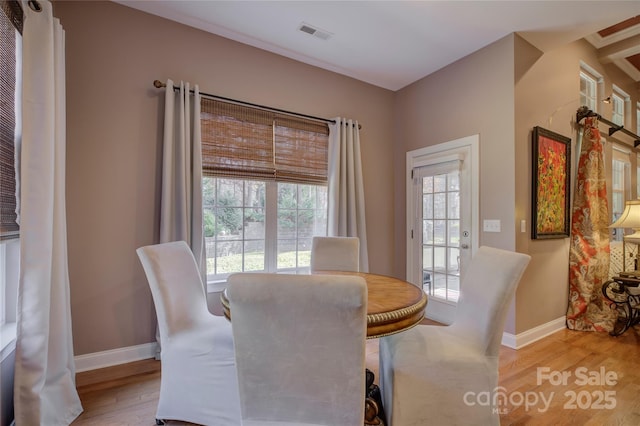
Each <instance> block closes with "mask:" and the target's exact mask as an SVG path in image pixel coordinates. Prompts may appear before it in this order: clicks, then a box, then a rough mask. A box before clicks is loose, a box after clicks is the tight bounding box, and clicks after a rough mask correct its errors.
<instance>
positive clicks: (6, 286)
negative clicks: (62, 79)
mask: <svg viewBox="0 0 640 426" xmlns="http://www.w3.org/2000/svg"><path fill="white" fill-rule="evenodd" d="M1 8H2V12H0V15H2V19H5V18H6V19H8V20H9V22H11V24H12V25H13V27H14V28H15V45H13V46H12V47H14V48H15V52H14V54H15V88H14V94H13V104H14V119H15V125H14V129H13V130H14V131H13V133H14V134H13V147H12V148H13V152H14V164H13V171H14V175H17V173H18V172H17V171H16V168H15V167H16V164H15V151H16V150H19V144H18V141H19V140H20V134H21V117H20V109H21V108H20V106H21V94H20V87H21V74H22V73H21V69H22V21H23V14H22V8H21V6H20V3H19V2H2V4H1ZM3 25H4V24H3ZM3 39H4V37H3ZM7 39H8V38H7ZM7 47H9V46H7ZM4 48H5V45H4V43H3V46H2V49H3V50H4ZM0 57H2V58H5V57H6V58H9V57H10V53H8V52H7V53H6V54H4V53H3V54H0ZM6 65H9V67H10V64H6ZM4 67H5V64H2V68H3V71H4ZM9 67H7V69H9ZM4 94H6V92H5V93H3V95H4ZM7 98H8V96H7ZM4 101H8V99H4ZM5 141H6V140H5ZM5 164H6V163H5ZM3 176H5V175H4V174H3ZM3 182H4V181H3ZM15 184H16V187H17V186H18V184H19V183H18V181H17V176H16V181H15ZM3 185H4V183H3ZM14 195H15V194H14ZM12 201H13V200H12ZM15 205H16V206H17V205H18V200H17V199H15ZM12 207H13V205H12ZM6 223H7V224H9V226H7V227H6V231H3V232H2V236H1V237H0V311H1V312H0V360H2V361H4V359H5V358H6V357H7V356H9V355H10V354H11V353H13V352H14V350H15V341H16V330H17V325H16V319H17V317H16V315H17V301H18V285H19V276H20V239H19V237H20V234H19V231H20V228H19V225H17V220H16V222H15V223H13V224H11V223H10V222H9V221H7V222H6ZM2 229H3V230H4V229H5V224H4V220H3V225H2Z"/></svg>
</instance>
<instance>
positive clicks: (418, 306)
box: [220, 271, 427, 339]
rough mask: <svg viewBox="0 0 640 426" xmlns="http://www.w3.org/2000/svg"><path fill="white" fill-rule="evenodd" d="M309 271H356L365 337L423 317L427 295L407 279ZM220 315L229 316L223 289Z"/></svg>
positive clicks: (407, 325)
mask: <svg viewBox="0 0 640 426" xmlns="http://www.w3.org/2000/svg"><path fill="white" fill-rule="evenodd" d="M313 274H330V275H356V276H359V277H362V278H364V280H365V281H366V283H367V293H368V297H367V339H374V338H378V337H383V336H388V335H390V334H395V333H399V332H401V331H404V330H407V329H409V328H411V327H413V326H415V325H417V324H418V323H419V322H420V321H421V320H422V319H423V318H424V311H425V309H426V307H427V295H426V294H425V292H424V291H422V289H421V288H420V287H418V286H416V285H414V284H411V283H410V282H407V281H404V280H401V279H399V278H394V277H389V276H386V275H378V274H371V273H368V272H345V271H314V272H313ZM220 300H221V302H222V309H223V312H224V316H225V317H227V318H228V319H230V318H231V312H230V308H229V300H228V299H227V294H226V291H223V292H222V294H221V295H220Z"/></svg>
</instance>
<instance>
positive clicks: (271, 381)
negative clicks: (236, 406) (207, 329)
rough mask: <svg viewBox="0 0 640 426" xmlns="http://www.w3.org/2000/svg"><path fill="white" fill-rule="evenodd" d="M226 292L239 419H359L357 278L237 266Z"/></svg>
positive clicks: (346, 422)
mask: <svg viewBox="0 0 640 426" xmlns="http://www.w3.org/2000/svg"><path fill="white" fill-rule="evenodd" d="M227 296H228V299H229V308H230V313H231V325H232V328H233V337H234V342H235V347H236V364H237V368H238V382H239V387H240V406H241V412H242V425H243V426H263V425H265V426H266V425H269V426H280V425H296V426H301V425H327V426H338V425H339V426H362V424H363V419H364V400H365V393H364V391H365V355H366V352H365V341H366V335H367V320H366V315H367V287H366V284H365V281H364V279H362V278H360V277H347V276H333V275H287V274H265V273H237V274H233V275H231V276H230V277H229V280H228V287H227Z"/></svg>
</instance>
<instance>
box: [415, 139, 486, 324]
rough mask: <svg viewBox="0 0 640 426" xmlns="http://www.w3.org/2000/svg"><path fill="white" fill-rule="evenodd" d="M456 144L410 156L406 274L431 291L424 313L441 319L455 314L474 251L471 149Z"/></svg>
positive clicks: (449, 319) (447, 318) (451, 317)
mask: <svg viewBox="0 0 640 426" xmlns="http://www.w3.org/2000/svg"><path fill="white" fill-rule="evenodd" d="M474 140H475V139H474ZM464 141H466V142H467V143H469V144H471V143H472V140H467V138H465V139H464ZM460 145H461V143H460V142H459V141H458V142H457V143H456V141H453V142H452V143H449V145H447V144H443V147H441V149H440V150H438V149H437V148H433V150H435V152H433V153H430V152H428V151H427V152H424V153H418V154H416V155H415V156H414V157H413V158H412V159H411V161H410V163H411V164H410V166H411V176H412V177H411V191H410V193H411V202H410V203H409V204H410V211H412V218H411V220H410V223H411V236H410V240H411V242H410V244H409V253H408V259H409V260H410V262H409V265H410V266H409V268H410V270H409V271H408V276H409V279H410V280H411V281H412V282H414V283H416V284H419V285H421V286H422V288H423V290H424V291H425V292H426V293H427V295H428V296H429V304H428V306H427V316H428V317H429V318H432V319H435V320H437V321H441V322H444V323H450V322H452V321H453V319H454V315H455V307H456V304H457V302H458V299H459V297H460V292H461V288H460V278H461V276H462V275H463V271H464V266H465V265H466V264H467V263H468V261H469V260H470V258H471V255H472V250H471V246H472V241H473V239H472V231H473V229H472V224H473V219H472V204H473V203H474V201H473V199H474V197H473V196H472V194H473V187H474V185H473V182H472V179H471V176H472V151H473V149H472V145H469V146H466V145H464V144H463V146H460ZM448 146H450V148H447V147H448ZM410 154H411V153H410ZM476 168H477V167H476ZM476 191H477V190H476ZM411 204H412V205H411Z"/></svg>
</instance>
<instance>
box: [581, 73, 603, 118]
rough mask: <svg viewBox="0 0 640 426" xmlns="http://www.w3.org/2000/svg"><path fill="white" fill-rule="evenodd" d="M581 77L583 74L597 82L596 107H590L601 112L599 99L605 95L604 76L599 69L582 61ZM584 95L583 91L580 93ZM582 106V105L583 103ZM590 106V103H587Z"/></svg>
mask: <svg viewBox="0 0 640 426" xmlns="http://www.w3.org/2000/svg"><path fill="white" fill-rule="evenodd" d="M579 75H580V77H582V76H583V75H584V76H585V77H586V78H588V79H589V80H592V81H594V82H595V90H594V92H595V98H594V107H593V108H590V109H591V110H592V111H593V112H597V113H599V112H600V109H601V108H600V102H598V100H599V99H602V98H603V97H604V96H603V95H604V77H603V76H602V74H600V73H599V72H598V71H596V70H595V68H593V67H592V66H590V65H588V64H587V63H586V62H584V61H580V73H579ZM580 96H581V97H582V93H580ZM581 106H582V105H581ZM587 106H588V105H587Z"/></svg>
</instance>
